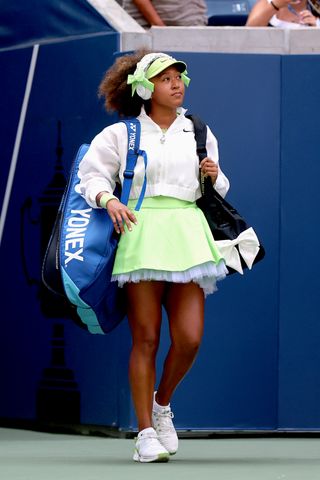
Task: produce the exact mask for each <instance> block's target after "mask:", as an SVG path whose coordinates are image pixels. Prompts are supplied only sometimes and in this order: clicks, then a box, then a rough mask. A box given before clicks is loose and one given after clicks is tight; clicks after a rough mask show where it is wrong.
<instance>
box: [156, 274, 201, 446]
mask: <svg viewBox="0 0 320 480" xmlns="http://www.w3.org/2000/svg"><path fill="white" fill-rule="evenodd" d="M165 307H166V310H167V313H168V318H169V326H170V336H171V346H170V349H169V352H168V355H167V357H166V360H165V363H164V367H163V372H162V376H161V380H160V383H159V387H158V390H157V392H156V395H155V398H154V403H153V411H152V423H153V426H154V428H155V430H156V432H157V434H158V438H159V441H160V442H161V444H162V445H163V446H164V447H165V448H166V450H167V451H168V452H169V453H170V455H173V454H175V453H176V451H177V450H178V443H179V442H178V436H177V432H176V431H175V428H174V426H173V423H172V418H173V413H172V411H171V408H170V405H169V403H170V399H171V396H172V394H173V392H174V390H175V388H176V387H177V385H178V384H179V382H180V381H181V380H182V379H183V377H184V376H185V374H186V373H187V372H188V370H189V369H190V368H191V366H192V364H193V361H194V359H195V357H196V354H197V352H198V348H199V345H200V342H201V339H202V334H203V322H204V295H203V290H202V289H201V288H200V287H199V286H198V285H196V284H195V283H188V284H170V285H168V287H167V294H166V297H165Z"/></svg>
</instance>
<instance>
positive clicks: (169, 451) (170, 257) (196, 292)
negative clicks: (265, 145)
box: [79, 51, 229, 462]
mask: <svg viewBox="0 0 320 480" xmlns="http://www.w3.org/2000/svg"><path fill="white" fill-rule="evenodd" d="M189 81H190V79H189V78H188V76H187V70H186V64H185V63H184V62H182V61H180V60H179V61H178V60H176V59H174V58H173V57H171V56H169V55H166V54H164V53H151V52H146V51H139V52H135V53H134V54H132V55H125V56H123V57H121V58H118V59H117V60H116V62H115V63H114V65H112V66H111V68H110V69H109V70H108V71H107V73H106V74H105V76H104V78H103V80H102V82H101V84H100V89H99V91H100V95H101V96H103V97H104V98H105V106H106V109H107V110H108V111H116V112H118V114H119V115H120V116H125V117H130V116H131V117H135V116H136V117H138V119H139V120H140V123H141V140H140V148H141V149H142V150H144V151H145V152H146V153H147V159H148V163H147V168H146V171H145V163H144V160H143V158H142V157H139V158H138V161H137V165H136V167H135V171H134V179H133V187H132V189H131V193H130V200H129V203H128V205H127V206H126V205H123V204H122V203H121V202H120V201H119V200H118V199H117V197H115V196H114V195H113V191H114V188H115V185H116V182H120V183H122V182H123V172H124V169H125V164H126V154H127V148H128V141H127V131H126V126H125V125H124V124H123V123H122V122H119V123H115V124H113V125H110V126H108V127H106V128H105V129H104V130H103V131H102V132H101V133H99V134H98V135H97V136H96V137H95V138H94V139H93V141H92V143H91V146H90V148H89V150H88V152H87V154H86V155H85V157H84V158H83V160H82V162H81V164H80V168H79V176H80V192H81V194H82V195H83V196H84V197H85V198H86V200H87V202H88V203H89V205H91V206H92V207H94V208H106V209H107V211H108V214H109V215H110V217H111V220H112V222H113V224H114V228H115V230H116V232H117V233H120V234H121V238H120V241H119V245H118V250H117V254H116V259H115V264H114V268H113V275H112V280H113V281H117V282H118V284H119V286H120V287H123V288H124V289H125V291H126V299H127V316H128V321H129V325H130V330H131V335H132V351H131V355H130V364H129V378H130V385H131V392H132V398H133V402H134V407H135V412H136V415H137V420H138V429H139V433H138V436H137V439H136V441H135V451H134V455H133V459H134V460H135V461H139V462H156V461H168V459H169V456H170V455H173V454H175V453H176V452H177V450H178V437H177V433H176V431H175V428H174V425H173V422H172V419H173V413H172V410H171V407H170V402H171V398H172V395H173V393H174V391H175V389H176V387H177V386H178V384H179V383H180V382H181V380H182V379H183V378H184V376H185V375H186V373H187V372H188V371H189V370H190V368H191V366H192V364H193V362H194V360H195V358H196V355H197V352H198V349H199V346H200V343H201V339H202V334H203V323H204V302H205V297H206V295H208V294H211V293H213V292H214V291H215V290H216V281H217V280H220V279H223V278H224V277H225V276H226V274H227V268H226V266H225V262H224V259H223V257H222V256H221V254H220V252H219V250H218V248H217V246H216V244H215V241H214V239H213V236H212V234H211V231H210V229H209V227H208V224H207V222H206V220H205V217H204V215H203V213H202V211H201V210H200V209H199V208H198V207H197V205H196V200H197V199H198V198H199V197H200V196H201V191H200V183H199V174H200V173H201V174H203V175H205V176H209V177H210V178H211V180H212V188H215V189H217V191H218V192H219V193H220V194H221V195H223V196H224V195H225V194H226V193H227V191H228V189H229V181H228V179H227V178H226V176H225V175H224V174H223V172H222V171H221V169H220V167H219V162H218V149H217V141H216V139H215V137H214V135H213V134H212V132H211V130H210V129H209V127H207V145H206V146H207V152H208V157H207V158H205V159H204V160H202V162H201V164H200V172H199V158H198V156H197V152H196V141H195V137H194V130H193V123H192V121H191V120H190V119H188V118H187V117H186V116H185V112H186V110H185V109H184V108H182V104H183V100H184V93H185V87H186V86H188V85H189ZM145 173H146V176H147V186H146V191H145V197H144V200H143V203H142V207H141V209H140V210H139V211H134V207H135V205H136V202H137V199H138V197H139V195H140V192H141V188H142V186H143V183H144V178H145ZM162 306H164V308H165V310H166V312H167V315H168V321H169V329H170V339H171V345H170V348H169V350H168V354H167V357H166V359H165V362H164V366H163V371H162V376H161V379H160V382H159V384H158V386H157V387H156V386H155V381H156V371H155V365H156V354H157V350H158V347H159V340H160V328H161V321H162V315H161V314H162Z"/></svg>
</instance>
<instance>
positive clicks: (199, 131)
mask: <svg viewBox="0 0 320 480" xmlns="http://www.w3.org/2000/svg"><path fill="white" fill-rule="evenodd" d="M186 117H187V118H189V119H190V120H191V121H192V122H193V126H194V137H195V140H196V143H197V155H198V157H199V163H200V162H201V160H203V159H204V158H206V157H207V156H208V153H207V124H206V123H205V122H204V121H203V120H202V119H201V118H200V117H198V115H191V114H189V115H186ZM200 188H201V194H202V196H205V194H208V193H209V194H210V191H211V190H212V182H211V179H210V178H208V177H205V176H204V175H203V174H202V173H200Z"/></svg>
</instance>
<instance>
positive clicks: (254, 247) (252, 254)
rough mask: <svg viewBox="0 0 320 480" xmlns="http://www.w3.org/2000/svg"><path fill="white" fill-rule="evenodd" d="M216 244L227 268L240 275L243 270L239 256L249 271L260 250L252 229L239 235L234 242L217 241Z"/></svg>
mask: <svg viewBox="0 0 320 480" xmlns="http://www.w3.org/2000/svg"><path fill="white" fill-rule="evenodd" d="M216 244H217V247H218V249H219V250H220V253H221V255H222V256H223V257H224V259H225V262H226V265H227V267H231V268H233V269H234V270H236V271H237V272H239V273H241V274H243V269H242V265H241V259H240V255H241V257H242V258H243V260H244V261H245V263H246V265H247V267H248V268H249V270H251V268H252V265H253V262H254V259H255V258H256V256H257V254H258V252H259V248H260V243H259V240H258V237H257V235H256V233H255V231H254V230H253V228H252V227H250V228H248V229H247V230H245V231H244V232H242V233H240V235H238V237H237V238H235V239H234V240H217V241H216ZM236 247H238V248H236ZM239 253H240V255H239Z"/></svg>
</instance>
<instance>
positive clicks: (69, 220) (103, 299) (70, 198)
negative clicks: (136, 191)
mask: <svg viewBox="0 0 320 480" xmlns="http://www.w3.org/2000/svg"><path fill="white" fill-rule="evenodd" d="M122 121H124V123H125V124H126V126H127V131H128V154H127V164H126V170H125V172H124V182H123V188H122V192H121V198H120V201H121V202H122V203H124V204H127V203H128V200H129V195H130V189H131V185H132V180H133V175H134V167H135V165H136V162H137V158H138V156H139V155H141V156H142V157H143V158H144V162H145V167H146V163H147V156H146V154H145V152H144V151H141V150H140V149H139V143H140V122H139V120H137V119H136V118H133V119H130V120H122ZM88 148H89V145H87V144H84V145H81V147H80V149H79V151H78V153H77V155H76V158H75V160H74V163H73V165H72V168H71V173H70V177H69V180H68V184H67V186H66V190H65V192H64V195H63V198H62V200H61V204H60V207H59V210H58V214H57V218H56V221H55V225H54V228H53V232H52V235H51V238H50V240H49V244H48V247H47V251H46V254H45V257H44V261H43V265H42V280H43V282H44V284H45V285H46V286H47V288H49V289H50V290H51V291H53V292H54V293H56V294H59V295H62V296H65V297H67V299H68V301H69V302H70V303H71V304H72V305H73V306H74V308H75V311H76V315H77V317H78V319H79V320H80V321H81V323H82V326H84V327H85V328H86V329H87V330H88V331H89V332H90V333H99V334H105V333H108V332H110V331H111V330H113V329H114V328H115V327H116V326H117V325H118V324H119V323H120V322H121V321H122V320H123V318H124V317H125V314H126V304H125V299H124V295H123V289H121V288H119V287H118V283H117V282H112V281H111V275H112V269H113V264H114V258H115V254H116V250H117V245H118V240H119V235H118V234H116V232H115V230H114V226H113V224H112V221H111V219H110V216H109V215H108V212H107V211H106V210H105V209H101V208H92V207H90V206H89V205H88V204H87V202H86V200H85V199H84V198H83V197H82V196H81V195H80V194H79V193H77V192H76V191H75V187H76V185H77V184H78V183H79V181H80V180H79V177H78V170H79V164H80V162H81V160H82V158H83V156H84V155H85V153H86V152H87V150H88ZM145 188H146V176H145V180H144V184H143V187H142V190H141V195H140V197H139V200H138V203H137V205H136V207H135V209H136V210H139V209H140V206H141V203H142V200H143V197H144V192H145ZM118 193H119V192H117V190H116V191H115V192H114V194H115V195H117V196H118V198H119V194H118Z"/></svg>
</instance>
